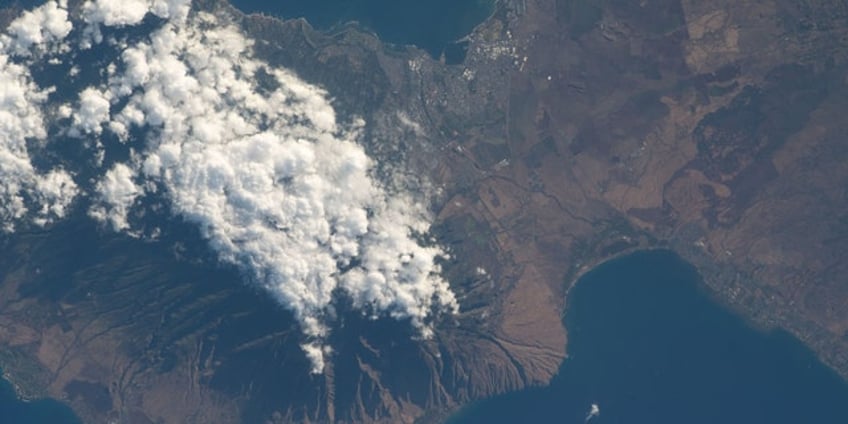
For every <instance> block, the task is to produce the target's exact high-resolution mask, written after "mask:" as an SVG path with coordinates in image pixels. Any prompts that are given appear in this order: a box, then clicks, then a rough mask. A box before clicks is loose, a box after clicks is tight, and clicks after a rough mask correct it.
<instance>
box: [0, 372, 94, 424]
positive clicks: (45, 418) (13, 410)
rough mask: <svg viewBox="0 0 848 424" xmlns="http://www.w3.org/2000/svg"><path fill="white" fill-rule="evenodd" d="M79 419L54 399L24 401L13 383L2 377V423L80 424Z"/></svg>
mask: <svg viewBox="0 0 848 424" xmlns="http://www.w3.org/2000/svg"><path fill="white" fill-rule="evenodd" d="M79 422H80V421H79V419H77V417H76V416H75V415H74V413H73V412H72V411H71V409H70V408H69V407H68V406H67V405H65V404H64V403H62V402H59V401H55V400H52V399H40V400H36V401H31V402H30V401H23V400H20V399H18V397H17V395H16V394H15V390H14V388H13V387H12V384H11V383H9V382H8V381H6V380H3V379H0V423H3V424H41V423H50V424H79Z"/></svg>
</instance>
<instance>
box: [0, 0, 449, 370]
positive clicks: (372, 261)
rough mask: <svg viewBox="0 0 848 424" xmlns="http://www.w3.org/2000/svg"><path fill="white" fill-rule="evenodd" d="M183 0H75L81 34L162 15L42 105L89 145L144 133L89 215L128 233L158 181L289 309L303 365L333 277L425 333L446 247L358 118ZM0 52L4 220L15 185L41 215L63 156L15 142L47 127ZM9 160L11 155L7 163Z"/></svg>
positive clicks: (184, 214) (47, 212)
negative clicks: (100, 69) (82, 81)
mask: <svg viewBox="0 0 848 424" xmlns="http://www.w3.org/2000/svg"><path fill="white" fill-rule="evenodd" d="M189 4H190V3H189V1H188V0H132V1H127V0H120V1H118V0H89V1H86V2H85V3H84V5H83V8H82V10H83V18H84V20H86V23H87V25H88V27H87V29H86V30H85V31H84V33H83V34H82V35H81V41H82V43H83V45H85V43H96V42H102V40H101V37H99V36H97V34H99V28H100V26H101V25H107V26H127V25H136V24H138V23H140V22H141V21H142V20H143V19H144V17H145V16H146V14H148V13H153V14H155V15H157V16H160V17H162V18H165V19H167V21H166V22H165V23H164V24H162V25H161V27H159V28H158V29H156V30H154V31H153V32H152V33H151V34H150V35H149V37H148V38H147V39H145V40H143V41H140V42H137V43H136V44H133V45H123V44H121V43H124V42H123V41H107V42H111V43H114V44H113V45H114V46H116V47H120V48H121V49H122V53H121V55H120V57H119V58H116V60H117V61H116V62H115V63H114V64H112V65H110V66H109V67H108V72H107V73H108V81H107V82H106V83H105V84H104V85H103V86H99V87H89V88H87V89H85V90H83V91H82V92H81V93H79V96H78V99H79V101H78V103H77V104H71V105H68V104H62V105H53V109H54V110H55V111H56V113H55V115H56V116H57V117H58V118H59V119H60V121H58V122H66V123H67V122H68V121H70V123H71V126H72V128H70V132H69V134H70V133H74V132H75V133H76V134H77V135H79V136H80V137H83V138H94V139H95V140H96V142H97V145H98V146H101V144H100V142H99V139H98V138H99V136H100V135H101V134H102V132H103V130H104V128H105V129H106V130H107V131H109V132H112V133H114V134H116V135H117V136H118V137H119V138H120V139H121V140H126V139H127V138H128V137H129V135H130V134H132V133H133V132H132V130H133V128H144V129H145V131H146V132H147V134H148V136H147V137H146V139H145V140H144V141H143V142H141V143H134V148H135V150H134V151H133V153H132V154H131V157H132V159H131V160H130V161H129V162H127V163H116V164H114V165H112V167H111V168H110V169H109V170H108V171H106V172H105V174H104V175H103V176H102V177H101V178H99V180H98V181H97V182H96V184H95V188H94V192H93V193H90V195H91V198H92V199H93V202H94V203H93V206H92V207H91V209H90V210H89V215H90V216H92V217H94V218H95V219H98V220H100V221H102V222H104V223H108V224H109V225H110V226H111V227H112V228H114V229H115V230H121V231H128V232H131V231H132V225H131V222H130V221H129V220H128V216H129V215H130V213H131V211H133V208H137V207H140V206H139V203H140V202H137V199H138V198H139V197H140V196H142V195H144V194H145V190H150V189H152V188H153V187H156V188H157V190H159V189H161V190H159V192H158V193H156V195H157V196H164V198H165V199H166V200H168V201H169V203H170V210H172V211H173V213H174V214H176V215H178V216H180V217H181V218H182V219H184V220H185V221H187V222H189V223H192V224H194V225H197V227H198V228H199V229H200V231H201V233H202V235H203V236H204V237H205V238H206V239H207V240H208V242H209V244H210V246H211V247H212V248H213V249H214V250H215V251H216V252H217V254H218V256H219V258H220V259H221V260H222V261H224V262H228V263H232V264H235V265H237V266H239V267H241V269H243V270H244V271H245V274H246V275H247V276H248V277H249V279H250V280H251V281H253V282H255V283H256V284H258V285H260V286H261V287H263V288H264V289H266V290H267V292H268V293H270V294H271V295H272V296H273V297H274V298H276V299H277V300H278V301H280V302H281V303H282V304H283V305H285V306H286V307H287V308H288V309H290V310H291V311H292V312H293V313H294V315H295V317H296V318H297V320H298V322H299V323H300V325H301V328H302V329H303V331H304V333H305V334H306V336H307V341H306V342H305V343H304V344H303V345H302V348H303V350H304V352H305V354H306V355H307V356H308V357H309V358H310V360H311V361H312V364H313V368H314V369H313V371H316V372H318V371H320V370H321V369H322V368H323V363H324V360H325V356H326V355H327V354H328V353H329V348H328V347H327V346H325V343H324V340H326V336H327V331H328V326H327V321H326V316H327V315H328V313H329V311H330V310H331V309H332V302H333V298H334V295H335V293H336V292H337V291H343V292H346V293H347V294H349V295H350V296H351V298H352V299H353V304H354V306H356V307H358V308H360V309H361V310H362V311H364V312H365V313H367V314H369V315H371V316H374V317H377V316H383V315H388V316H391V317H394V318H397V319H408V320H410V321H411V323H412V325H413V326H414V327H416V328H417V329H418V330H419V331H420V334H421V335H422V336H425V337H426V336H429V335H430V334H431V331H432V329H431V328H430V320H431V316H432V314H433V313H434V311H435V310H444V311H448V312H453V311H456V309H457V303H456V300H455V298H454V295H453V293H452V292H451V290H450V288H449V286H448V283H447V282H446V281H444V280H443V279H442V278H441V277H440V275H439V273H440V269H439V267H438V265H437V264H436V262H437V259H438V258H439V257H440V256H443V255H444V252H443V251H442V249H441V248H440V247H437V246H424V245H422V244H420V243H419V242H418V241H417V238H416V237H417V235H418V234H423V233H426V232H427V231H428V230H429V223H430V220H431V218H432V217H431V215H430V213H429V212H428V210H427V208H426V207H425V205H424V204H422V202H421V201H419V200H416V197H415V196H414V195H413V194H410V193H404V192H402V191H398V190H395V189H388V188H386V187H385V186H384V185H383V184H381V183H380V182H379V181H378V180H376V179H375V178H374V177H373V176H372V174H373V172H372V170H373V166H374V163H373V161H372V160H371V159H370V158H369V157H368V156H367V155H366V153H365V151H364V150H363V148H362V147H361V146H360V145H359V144H357V143H356V137H357V136H358V135H357V128H345V127H344V126H340V125H339V124H338V123H337V120H336V114H335V111H334V110H333V108H332V106H331V104H330V102H329V101H328V100H327V94H326V93H325V92H324V91H323V90H321V89H319V88H317V87H315V86H313V85H310V84H307V83H306V82H304V81H303V80H301V79H299V78H298V77H297V76H295V75H293V74H292V73H290V72H288V71H286V70H281V69H272V68H270V67H269V66H268V65H267V64H265V63H263V62H261V61H260V60H257V59H256V58H254V57H253V55H252V52H251V47H252V46H251V41H250V40H248V39H247V38H245V37H244V36H243V35H242V34H241V33H240V32H239V30H238V29H237V28H236V27H235V26H234V25H232V24H229V23H227V22H225V21H222V20H221V19H222V18H218V17H216V16H213V15H211V14H207V13H197V14H195V15H192V16H189V14H188V8H189ZM51 13H52V12H51ZM43 26H44V27H45V28H46V27H47V26H46V24H44V25H43ZM47 32H48V33H50V34H54V32H53V31H52V30H49V31H47ZM41 33H42V34H43V33H44V32H43V31H42V32H41ZM15 37H17V36H15ZM0 64H2V65H3V66H2V67H0V84H5V85H7V86H8V87H10V88H9V89H2V88H0V131H2V130H7V131H5V132H4V133H3V134H2V135H0V137H7V139H8V140H9V141H7V139H2V140H3V143H4V144H3V145H2V146H0V163H4V168H3V169H2V170H0V177H3V176H4V173H7V174H11V175H18V176H19V177H14V178H3V180H2V182H0V196H3V200H4V202H3V204H2V205H3V206H0V207H2V208H6V209H7V210H0V213H2V214H3V215H2V217H3V221H2V222H4V223H5V222H11V220H13V219H20V218H21V217H23V216H25V215H26V213H27V208H26V201H27V200H26V199H27V198H34V199H38V201H39V202H40V204H41V206H40V207H39V209H38V212H37V219H41V220H42V221H44V222H45V223H46V222H48V220H47V217H61V216H63V215H64V214H65V213H66V207H67V206H68V204H69V203H70V201H71V199H73V197H74V196H75V195H76V194H77V188H76V186H75V185H74V184H73V181H72V180H71V178H70V175H68V174H67V173H65V172H64V171H62V170H61V169H56V170H53V171H51V172H50V173H48V174H46V175H43V176H38V175H37V173H35V171H34V170H33V168H32V165H31V161H30V160H29V157H28V156H27V154H26V149H25V140H26V139H27V138H44V137H45V133H44V129H43V123H42V122H41V120H42V118H41V112H40V108H41V104H42V103H43V102H44V101H45V100H46V91H44V90H41V89H39V88H38V87H35V86H34V85H33V84H32V82H31V79H30V78H29V77H28V74H27V70H26V69H25V68H24V67H20V66H17V65H12V64H7V63H5V62H2V63H0ZM260 70H262V71H263V72H265V73H267V74H268V75H270V76H271V78H273V79H274V80H275V84H273V86H272V87H262V88H260V87H258V86H257V84H258V80H259V79H258V78H257V77H256V75H257V72H259V71H260ZM0 87H2V86H0ZM4 105H5V106H6V107H3V106H4ZM69 108H71V109H72V108H76V109H75V110H69ZM4 114H5V115H4ZM6 115H8V117H7V116H6ZM67 118H71V119H70V120H68V119H67ZM62 119H64V121H62ZM358 125H361V124H358ZM7 127H8V128H7ZM102 153H103V152H102V150H99V154H102ZM7 158H8V163H10V164H13V165H14V166H10V167H8V168H7V167H5V164H6V163H7V160H5V159H7ZM16 178H17V179H16ZM150 194H151V195H152V193H150ZM6 216H10V217H12V219H6V218H5V217H6Z"/></svg>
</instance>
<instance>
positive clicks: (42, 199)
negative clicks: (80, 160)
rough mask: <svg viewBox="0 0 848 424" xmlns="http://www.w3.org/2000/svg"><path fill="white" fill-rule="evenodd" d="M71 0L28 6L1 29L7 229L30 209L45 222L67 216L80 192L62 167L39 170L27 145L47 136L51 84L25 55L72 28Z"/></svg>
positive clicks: (3, 220) (0, 207) (3, 215)
mask: <svg viewBox="0 0 848 424" xmlns="http://www.w3.org/2000/svg"><path fill="white" fill-rule="evenodd" d="M70 31H71V23H70V21H68V11H67V5H66V4H65V3H64V1H63V2H61V3H60V2H55V1H53V2H50V3H47V4H45V5H44V6H41V7H39V8H37V9H35V10H33V11H29V12H25V13H24V14H23V15H21V16H20V17H19V18H17V19H16V20H14V21H12V22H11V23H10V24H9V27H8V30H7V33H6V34H3V35H0V227H2V230H3V231H4V232H11V231H14V229H15V226H16V225H17V224H18V223H19V222H20V221H21V220H23V219H24V218H25V217H27V216H28V215H32V218H31V219H32V221H33V222H34V223H36V224H39V225H45V224H48V223H50V222H51V221H53V220H55V219H57V218H62V217H64V216H65V213H66V210H67V208H68V206H69V205H70V204H71V202H72V201H73V199H74V198H75V197H76V195H77V193H78V189H77V185H76V183H75V182H74V181H73V178H72V177H71V175H70V174H69V173H67V172H66V171H64V170H62V169H54V170H51V171H49V172H39V171H38V170H37V169H36V168H35V167H34V166H33V163H32V158H31V157H30V150H29V147H28V146H29V145H30V144H32V143H38V142H43V141H44V140H45V138H46V137H47V132H46V130H45V128H44V115H43V112H42V109H43V106H44V103H45V102H46V101H47V98H48V95H49V94H50V92H51V91H52V90H53V88H50V87H47V88H42V87H38V86H37V85H36V84H35V82H34V81H33V78H32V75H31V72H30V69H29V67H28V66H27V57H29V56H31V54H32V53H33V52H36V51H40V50H42V49H45V48H48V47H51V46H55V45H56V44H57V43H61V41H62V40H63V39H64V38H65V37H66V36H67V35H68V34H69V33H70Z"/></svg>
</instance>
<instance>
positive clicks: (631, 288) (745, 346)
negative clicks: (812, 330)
mask: <svg viewBox="0 0 848 424" xmlns="http://www.w3.org/2000/svg"><path fill="white" fill-rule="evenodd" d="M699 283H700V280H699V276H698V274H697V273H696V272H695V271H694V269H692V268H691V267H690V266H689V265H687V264H685V263H684V262H682V261H681V260H680V259H679V258H678V257H676V256H675V255H673V254H671V253H669V252H661V251H660V252H643V253H637V254H634V255H632V256H628V257H625V258H622V259H618V260H614V261H611V262H609V263H606V264H604V265H601V266H600V267H598V268H597V269H595V270H594V271H592V272H591V273H589V274H587V275H586V276H584V277H583V278H582V279H581V280H580V282H579V283H578V284H577V286H576V287H575V288H574V289H573V291H572V292H571V295H570V300H569V308H568V312H567V315H566V319H565V322H566V324H567V327H568V330H569V346H568V352H569V355H570V357H569V359H567V360H566V361H565V363H564V364H563V366H562V367H561V368H560V371H559V374H558V375H557V376H556V378H555V379H554V380H553V382H552V384H551V385H550V386H549V387H547V388H539V389H531V390H526V391H522V392H518V393H513V394H508V395H504V396H500V397H496V398H493V399H490V400H486V401H483V402H479V403H477V404H474V405H472V406H470V407H468V408H466V409H465V410H464V411H461V412H460V413H459V414H457V415H456V416H454V417H453V418H452V419H451V421H449V422H450V423H451V424H471V423H486V424H496V423H516V422H532V423H557V424H560V423H576V424H580V423H585V422H586V418H587V413H588V411H589V409H590V406H591V405H592V404H593V403H594V404H597V405H598V407H599V409H600V415H598V416H596V417H593V418H592V419H591V420H590V421H589V422H591V423H592V424H602V423H629V424H663V423H668V424H700V423H703V424H714V423H740V424H742V423H745V424H747V423H762V424H781V423H786V424H799V423H815V424H824V423H833V424H844V423H848V385H846V383H845V382H844V381H842V380H841V379H840V378H839V377H838V376H837V375H836V374H835V373H833V372H832V371H831V370H830V369H829V368H827V367H825V366H824V365H823V364H822V363H821V362H819V361H818V360H817V359H816V358H815V357H814V355H813V354H812V353H811V352H810V351H809V350H807V349H806V348H805V347H803V346H802V345H801V344H800V343H799V342H798V341H797V340H795V339H793V338H792V337H790V336H789V335H787V334H785V333H780V332H777V333H769V334H766V333H763V332H758V331H757V330H755V329H753V328H751V327H749V326H748V325H746V323H745V322H743V321H742V320H741V319H740V318H739V317H737V316H735V315H733V314H731V313H730V312H729V311H727V310H726V309H723V308H722V307H720V306H718V305H717V304H716V303H714V302H713V301H712V300H711V299H710V298H709V297H708V296H707V295H705V293H703V292H702V291H701V288H700V285H699Z"/></svg>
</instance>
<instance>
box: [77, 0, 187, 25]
mask: <svg viewBox="0 0 848 424" xmlns="http://www.w3.org/2000/svg"><path fill="white" fill-rule="evenodd" d="M190 7H191V1H190V0H86V2H85V3H83V6H82V14H83V19H85V21H86V22H88V23H94V24H103V25H106V26H127V25H138V24H139V23H141V21H142V20H144V17H145V16H147V14H148V13H152V14H154V15H156V16H159V17H160V18H164V19H169V18H170V19H175V20H181V19H184V18H185V17H186V16H187V15H188V11H189V9H190Z"/></svg>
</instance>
